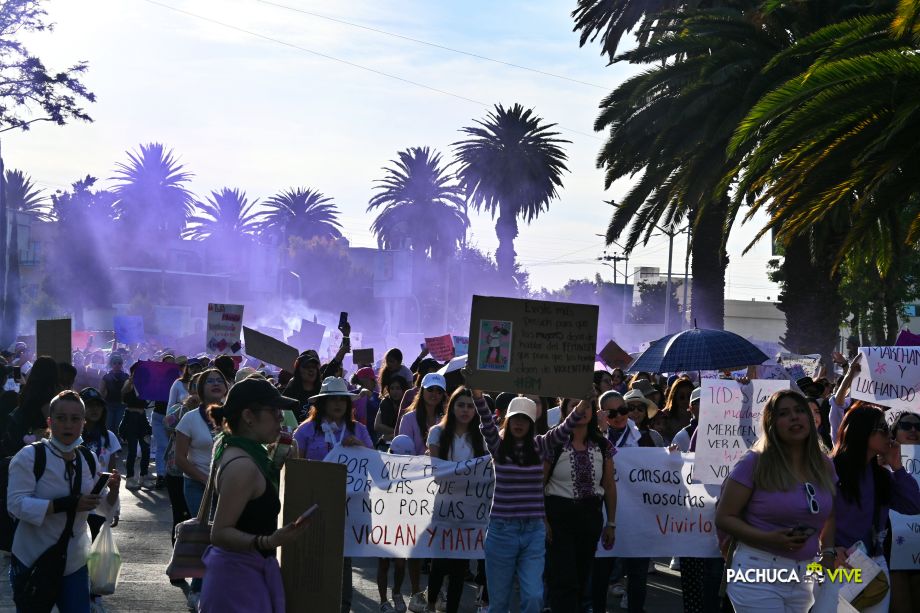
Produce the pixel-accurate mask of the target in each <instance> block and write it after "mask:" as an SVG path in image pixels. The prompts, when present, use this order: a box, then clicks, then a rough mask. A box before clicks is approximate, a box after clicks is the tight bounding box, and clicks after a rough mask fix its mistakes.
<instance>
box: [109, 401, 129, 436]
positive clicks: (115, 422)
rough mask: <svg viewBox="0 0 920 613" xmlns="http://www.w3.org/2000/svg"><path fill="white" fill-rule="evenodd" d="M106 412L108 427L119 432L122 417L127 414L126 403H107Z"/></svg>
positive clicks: (116, 432)
mask: <svg viewBox="0 0 920 613" xmlns="http://www.w3.org/2000/svg"><path fill="white" fill-rule="evenodd" d="M105 413H106V418H105V421H106V424H105V425H106V427H107V428H108V429H109V430H111V431H112V432H114V433H115V434H118V429H119V428H120V427H121V419H122V418H123V417H124V416H125V405H123V404H121V403H118V404H107V405H106V406H105Z"/></svg>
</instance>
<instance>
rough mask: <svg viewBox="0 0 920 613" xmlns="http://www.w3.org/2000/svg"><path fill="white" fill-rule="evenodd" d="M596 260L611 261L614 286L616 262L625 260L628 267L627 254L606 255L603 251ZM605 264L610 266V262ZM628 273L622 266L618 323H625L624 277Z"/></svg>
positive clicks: (614, 283) (615, 282)
mask: <svg viewBox="0 0 920 613" xmlns="http://www.w3.org/2000/svg"><path fill="white" fill-rule="evenodd" d="M597 260H598V261H599V262H604V263H606V262H613V285H614V287H616V285H617V262H621V261H622V262H626V266H627V267H628V266H629V256H628V255H626V256H622V255H617V254H613V255H607V254H606V253H604V255H602V256H601V257H599V258H597ZM607 266H610V264H607ZM628 273H629V270H628V268H626V267H624V269H623V285H622V287H621V288H620V323H623V324H625V323H626V279H627V276H628Z"/></svg>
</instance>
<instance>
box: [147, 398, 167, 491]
mask: <svg viewBox="0 0 920 613" xmlns="http://www.w3.org/2000/svg"><path fill="white" fill-rule="evenodd" d="M164 417H166V416H165V415H160V414H159V413H154V414H153V415H151V417H150V425H151V427H152V428H153V440H155V441H156V443H157V453H156V463H157V477H165V476H166V446H167V445H168V444H169V437H168V436H167V435H166V428H165V427H164V426H163V418H164Z"/></svg>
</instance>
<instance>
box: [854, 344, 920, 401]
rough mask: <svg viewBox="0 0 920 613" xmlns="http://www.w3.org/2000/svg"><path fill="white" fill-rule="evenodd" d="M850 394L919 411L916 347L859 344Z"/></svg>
mask: <svg viewBox="0 0 920 613" xmlns="http://www.w3.org/2000/svg"><path fill="white" fill-rule="evenodd" d="M859 353H860V354H861V357H860V359H859V373H857V374H856V376H854V377H853V381H852V382H851V383H850V397H851V398H853V399H854V400H866V401H868V402H874V403H877V404H881V405H884V406H886V407H890V408H891V409H902V410H905V411H914V412H920V397H918V394H917V392H918V391H920V347H860V348H859Z"/></svg>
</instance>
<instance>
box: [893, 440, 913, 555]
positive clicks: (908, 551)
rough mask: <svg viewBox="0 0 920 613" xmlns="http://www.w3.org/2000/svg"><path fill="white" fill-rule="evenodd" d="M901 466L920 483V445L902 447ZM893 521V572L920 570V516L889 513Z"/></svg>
mask: <svg viewBox="0 0 920 613" xmlns="http://www.w3.org/2000/svg"><path fill="white" fill-rule="evenodd" d="M901 464H903V466H904V470H906V471H907V474H908V475H910V476H911V477H913V478H914V479H916V480H917V481H918V482H920V445H901ZM888 517H889V519H890V520H891V570H920V516H918V515H901V514H900V513H897V512H896V511H894V510H891V511H889V512H888Z"/></svg>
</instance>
